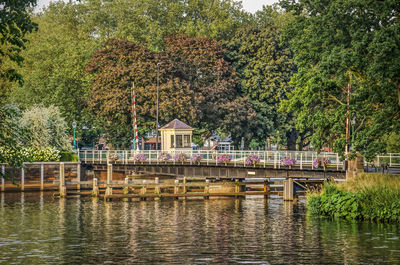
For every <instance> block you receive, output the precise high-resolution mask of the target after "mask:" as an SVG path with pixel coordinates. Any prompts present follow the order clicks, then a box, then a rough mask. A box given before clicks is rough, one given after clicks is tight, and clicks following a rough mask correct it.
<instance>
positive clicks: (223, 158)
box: [217, 154, 231, 164]
mask: <svg viewBox="0 0 400 265" xmlns="http://www.w3.org/2000/svg"><path fill="white" fill-rule="evenodd" d="M217 162H218V163H224V164H227V163H229V162H231V156H230V155H228V154H222V155H218V156H217Z"/></svg>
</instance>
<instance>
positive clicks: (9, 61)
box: [0, 0, 37, 103]
mask: <svg viewBox="0 0 400 265" xmlns="http://www.w3.org/2000/svg"><path fill="white" fill-rule="evenodd" d="M35 5H36V0H18V1H15V0H0V6H1V9H0V96H1V97H0V98H1V99H0V103H3V102H1V101H3V100H4V96H5V94H3V93H4V91H5V90H7V87H5V86H7V85H9V84H8V83H7V82H4V81H16V80H18V81H20V82H21V81H22V77H21V75H20V74H19V73H18V72H17V71H16V70H15V67H13V66H15V65H13V63H16V64H20V63H21V62H22V61H23V57H22V56H21V51H22V50H23V49H25V43H26V41H27V40H26V38H25V34H27V33H28V32H32V31H33V30H35V29H36V26H37V25H36V24H35V23H33V22H32V21H31V18H30V14H29V11H28V9H29V8H31V7H34V6H35Z"/></svg>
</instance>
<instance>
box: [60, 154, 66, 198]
mask: <svg viewBox="0 0 400 265" xmlns="http://www.w3.org/2000/svg"><path fill="white" fill-rule="evenodd" d="M66 196H67V187H65V165H64V163H63V162H61V163H60V197H66Z"/></svg>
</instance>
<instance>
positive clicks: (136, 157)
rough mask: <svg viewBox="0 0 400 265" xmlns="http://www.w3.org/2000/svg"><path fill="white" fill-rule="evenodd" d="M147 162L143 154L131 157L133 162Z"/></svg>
mask: <svg viewBox="0 0 400 265" xmlns="http://www.w3.org/2000/svg"><path fill="white" fill-rule="evenodd" d="M146 160H147V158H146V156H145V155H143V154H138V155H135V156H134V157H133V161H135V162H139V163H143V162H145V161H146Z"/></svg>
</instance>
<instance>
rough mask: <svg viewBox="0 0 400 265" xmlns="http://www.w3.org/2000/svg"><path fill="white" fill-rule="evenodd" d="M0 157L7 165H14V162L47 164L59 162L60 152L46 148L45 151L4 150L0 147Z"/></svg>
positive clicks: (28, 149) (32, 149)
mask: <svg viewBox="0 0 400 265" xmlns="http://www.w3.org/2000/svg"><path fill="white" fill-rule="evenodd" d="M0 157H1V158H2V160H3V161H5V162H6V163H7V164H10V162H12V161H14V162H12V164H15V161H20V162H47V161H59V160H60V151H58V150H57V149H55V148H54V147H47V148H45V149H35V148H32V147H23V148H4V147H0Z"/></svg>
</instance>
